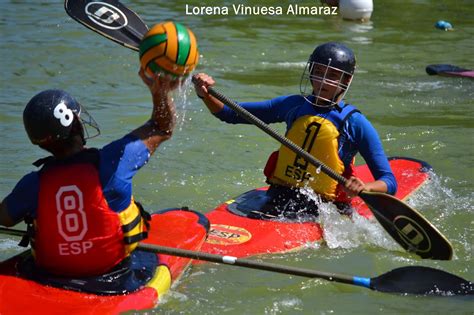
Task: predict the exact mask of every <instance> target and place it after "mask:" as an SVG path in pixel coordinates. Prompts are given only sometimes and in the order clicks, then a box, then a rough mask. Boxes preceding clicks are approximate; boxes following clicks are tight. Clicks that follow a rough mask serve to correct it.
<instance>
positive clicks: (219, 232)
mask: <svg viewBox="0 0 474 315" xmlns="http://www.w3.org/2000/svg"><path fill="white" fill-rule="evenodd" d="M389 160H390V166H391V168H392V171H393V173H394V174H395V177H396V179H397V182H398V191H397V194H396V197H397V198H399V199H401V200H403V199H406V198H408V197H409V196H410V195H411V194H412V193H414V192H415V191H416V190H417V189H418V188H419V187H420V186H421V185H422V184H423V183H425V182H426V181H427V180H428V178H429V173H428V171H429V170H430V169H431V167H430V166H429V165H428V164H427V163H425V162H423V161H419V160H414V159H409V158H390V159H389ZM356 175H357V176H358V177H360V178H361V179H362V180H363V181H370V180H373V177H372V175H371V174H370V171H369V169H368V167H367V165H361V166H357V167H356ZM267 189H268V187H262V188H258V189H254V190H251V191H248V192H246V193H244V194H242V195H240V196H238V197H236V198H234V199H232V200H229V201H227V202H225V203H223V204H221V205H219V206H218V207H217V208H215V209H214V210H212V211H211V212H209V213H207V214H206V217H207V218H208V219H209V221H210V222H211V229H210V231H209V236H208V239H207V240H206V243H205V244H204V245H203V247H202V249H201V250H202V251H204V252H208V253H211V254H218V255H230V256H235V257H247V256H251V255H259V254H268V253H283V252H287V251H293V250H297V249H298V248H301V247H303V246H305V245H306V244H307V243H308V242H310V243H311V242H318V241H321V240H322V239H323V231H322V229H321V226H320V225H319V224H318V223H316V222H281V221H275V220H259V219H253V218H248V217H246V213H248V211H249V210H253V209H257V208H258V206H259V203H260V204H261V203H262V200H263V199H264V196H265V190H267ZM352 207H353V208H354V209H355V210H356V211H357V212H358V213H359V214H360V215H362V216H364V217H366V218H368V219H372V217H373V215H372V213H371V212H370V210H369V208H368V207H367V205H365V203H364V202H363V201H362V200H361V199H360V198H354V199H353V200H352ZM193 263H194V264H199V263H201V262H200V261H194V262H193Z"/></svg>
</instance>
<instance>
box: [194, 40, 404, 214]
mask: <svg viewBox="0 0 474 315" xmlns="http://www.w3.org/2000/svg"><path fill="white" fill-rule="evenodd" d="M355 67H356V59H355V56H354V53H353V52H352V50H351V49H350V48H348V47H347V46H345V45H343V44H341V43H336V42H329V43H325V44H322V45H320V46H318V47H316V48H315V50H314V51H313V53H312V54H311V56H310V57H309V60H308V62H307V64H306V67H305V70H304V72H303V75H302V78H301V82H300V92H301V93H300V94H298V95H287V96H280V97H277V98H274V99H271V100H266V101H260V102H246V103H241V104H240V105H241V106H242V107H243V108H245V109H246V110H248V111H249V112H250V113H252V114H253V115H255V116H256V117H258V118H259V119H261V120H262V121H264V122H265V123H277V122H286V124H287V130H286V137H287V138H288V139H290V140H291V141H293V142H294V143H296V144H297V145H299V146H300V147H301V148H303V149H304V150H306V151H308V152H309V153H311V154H312V155H313V156H314V157H315V158H317V159H318V160H320V161H322V162H323V163H324V164H326V165H327V166H329V167H330V168H332V169H334V170H335V171H336V172H337V173H339V174H342V175H343V176H344V177H346V178H348V180H347V182H346V185H345V186H344V187H341V185H340V184H338V183H337V182H336V181H335V180H333V179H331V178H330V177H328V176H326V175H325V174H324V173H322V172H319V171H318V170H317V169H316V167H314V166H313V165H311V164H309V163H308V162H307V161H305V160H304V159H303V158H301V157H298V156H297V155H296V153H294V152H293V151H291V150H290V149H288V148H287V147H286V146H283V145H282V146H281V147H280V149H279V150H278V151H276V152H274V153H273V154H271V156H270V157H269V159H268V162H267V164H266V166H265V170H264V173H265V175H266V176H267V182H268V183H269V184H270V188H269V190H268V192H267V196H268V197H269V200H270V201H269V202H268V203H267V204H266V205H265V206H264V207H263V208H262V209H261V213H262V214H263V215H265V216H268V215H271V216H277V215H281V214H283V215H285V216H286V217H295V215H296V214H297V213H299V212H302V213H306V214H313V215H317V208H318V206H317V204H318V202H319V201H318V200H314V199H312V198H308V197H307V195H308V194H307V193H304V192H302V191H301V188H303V187H308V188H311V189H312V190H313V191H314V192H316V193H317V194H318V195H319V196H320V197H321V199H322V201H331V202H334V203H335V204H336V205H338V207H339V208H340V209H341V210H343V211H345V210H347V209H348V207H347V205H348V201H349V198H351V197H354V196H356V195H357V194H358V193H359V192H360V191H362V190H366V191H377V192H384V193H389V194H395V192H396V190H397V183H396V180H395V177H394V175H393V173H392V170H391V169H390V165H389V163H388V160H387V157H386V155H385V153H384V150H383V146H382V142H381V141H380V138H379V136H378V134H377V131H376V130H375V128H374V127H373V126H372V124H371V123H370V122H369V121H368V120H367V118H365V116H364V115H363V114H362V113H361V112H360V111H359V110H358V109H357V108H356V107H354V106H353V105H351V104H348V103H346V102H345V101H344V100H343V98H344V95H345V94H346V92H347V91H348V89H349V87H350V84H351V82H352V79H353V75H354V70H355ZM195 78H196V79H197V80H196V83H195V89H196V93H197V95H198V97H200V98H201V99H202V100H203V102H204V103H205V104H206V106H207V107H208V109H209V110H210V112H211V113H213V114H214V115H215V116H216V117H217V118H219V119H220V120H222V121H224V122H227V123H231V124H248V123H249V122H247V120H245V119H244V118H242V117H240V116H238V114H236V113H235V112H234V111H233V110H232V109H231V108H229V107H228V106H225V105H224V104H223V103H222V102H220V101H219V100H217V99H216V98H214V97H213V96H212V95H210V94H209V93H208V90H207V87H209V86H213V85H214V84H215V81H214V80H213V78H212V77H210V76H209V75H207V74H205V73H200V74H197V75H196V76H195ZM358 152H359V153H360V154H361V155H362V157H363V158H364V160H365V161H366V162H367V164H368V166H369V169H370V171H371V173H372V175H373V177H374V178H375V180H374V181H372V182H363V181H362V180H361V179H359V178H358V177H356V176H355V174H354V173H353V170H354V157H355V155H356V154H357V153H358Z"/></svg>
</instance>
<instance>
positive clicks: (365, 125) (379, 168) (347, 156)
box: [215, 95, 397, 194]
mask: <svg viewBox="0 0 474 315" xmlns="http://www.w3.org/2000/svg"><path fill="white" fill-rule="evenodd" d="M240 105H241V106H242V107H243V108H245V109H246V110H248V111H249V112H250V113H252V114H253V115H255V116H256V117H258V118H259V119H261V120H262V121H263V122H265V123H267V124H271V123H277V122H286V124H287V131H288V130H289V129H290V128H291V126H292V124H293V122H294V121H296V119H298V118H299V117H301V116H305V115H310V114H313V115H314V114H317V113H318V111H321V110H324V109H319V108H318V107H315V106H313V105H312V104H310V103H309V102H308V101H306V100H305V99H304V98H303V97H302V96H301V95H287V96H280V97H277V98H274V99H271V100H265V101H260V102H245V103H240ZM345 105H346V104H344V102H343V101H341V102H340V103H339V104H338V106H339V107H344V106H345ZM215 116H216V117H217V118H219V119H220V120H222V121H224V122H227V123H231V124H249V122H248V121H247V120H245V119H244V118H242V117H240V116H239V115H238V114H237V113H236V112H234V111H233V110H232V109H231V108H230V107H228V106H224V109H222V110H221V111H220V112H218V113H216V114H215ZM357 153H360V154H361V155H362V157H363V158H364V160H365V162H366V163H367V165H368V167H369V169H370V172H371V173H372V175H373V177H374V178H375V179H376V180H381V181H384V182H385V183H386V184H387V192H388V193H389V194H395V192H396V191H397V181H396V179H395V176H394V175H393V173H392V170H391V168H390V164H389V162H388V160H387V157H386V155H385V153H384V150H383V146H382V142H381V141H380V138H379V136H378V133H377V131H376V130H375V128H374V127H373V126H372V124H371V123H370V122H369V121H368V120H367V118H366V117H365V116H364V115H362V114H361V113H360V112H355V113H353V114H352V115H351V116H350V117H349V119H347V121H346V122H345V123H344V126H343V128H342V130H341V136H340V138H339V145H338V155H339V157H340V159H341V161H342V162H343V163H344V165H345V166H346V167H348V166H349V165H350V164H351V162H352V160H353V158H354V157H355V155H356V154H357Z"/></svg>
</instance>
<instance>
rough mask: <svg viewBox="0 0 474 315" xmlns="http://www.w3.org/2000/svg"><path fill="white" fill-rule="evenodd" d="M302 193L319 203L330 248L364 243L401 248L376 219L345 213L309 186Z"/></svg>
mask: <svg viewBox="0 0 474 315" xmlns="http://www.w3.org/2000/svg"><path fill="white" fill-rule="evenodd" d="M301 193H302V194H304V195H306V196H307V197H308V198H309V199H311V200H313V201H316V202H317V203H318V205H319V217H318V220H319V223H320V224H321V226H322V227H323V236H324V241H325V242H326V245H327V246H328V247H329V248H331V249H334V248H344V249H349V248H355V247H359V246H361V245H364V244H371V245H375V246H378V247H382V248H386V249H389V250H397V249H399V248H400V247H399V246H398V245H397V243H396V242H395V241H393V240H392V239H391V238H389V237H388V235H387V233H386V232H385V230H384V229H383V228H382V227H381V226H380V225H379V224H378V223H377V222H376V221H375V220H368V219H366V218H365V217H363V216H361V215H359V214H358V213H357V212H354V213H353V214H352V216H351V217H349V216H347V215H343V214H341V213H340V212H339V209H338V208H337V207H336V206H335V205H334V204H333V203H326V202H322V201H321V198H320V197H319V195H317V194H315V193H314V191H313V190H312V189H311V188H309V187H304V188H302V189H301Z"/></svg>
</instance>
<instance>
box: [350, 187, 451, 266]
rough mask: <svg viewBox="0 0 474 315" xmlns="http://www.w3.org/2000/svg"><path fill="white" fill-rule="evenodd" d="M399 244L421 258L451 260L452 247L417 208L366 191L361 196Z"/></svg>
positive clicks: (388, 196)
mask: <svg viewBox="0 0 474 315" xmlns="http://www.w3.org/2000/svg"><path fill="white" fill-rule="evenodd" d="M359 196H360V197H361V198H362V199H363V200H364V201H365V203H366V204H367V205H368V206H369V208H370V209H371V210H372V212H373V213H374V216H375V218H376V219H377V221H379V223H380V224H381V225H382V226H383V227H384V228H385V230H386V231H387V232H388V233H389V234H390V235H391V236H392V238H393V239H395V241H397V243H398V244H400V246H402V247H403V248H404V249H406V250H407V251H409V252H414V253H415V254H417V255H419V256H420V257H422V258H431V259H440V260H450V259H451V258H452V256H453V247H452V245H451V243H450V242H449V241H448V240H447V239H446V237H445V236H444V235H443V234H441V232H439V231H438V230H437V229H436V228H435V227H434V226H433V225H432V224H431V223H430V222H428V221H427V220H426V219H425V218H424V217H423V216H422V215H421V214H420V213H419V212H418V211H416V210H415V209H413V208H411V207H410V206H408V205H407V204H405V203H404V202H402V201H400V200H398V199H397V198H395V197H393V196H391V195H388V194H383V193H376V192H366V191H363V192H362V193H361V194H360V195H359Z"/></svg>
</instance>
